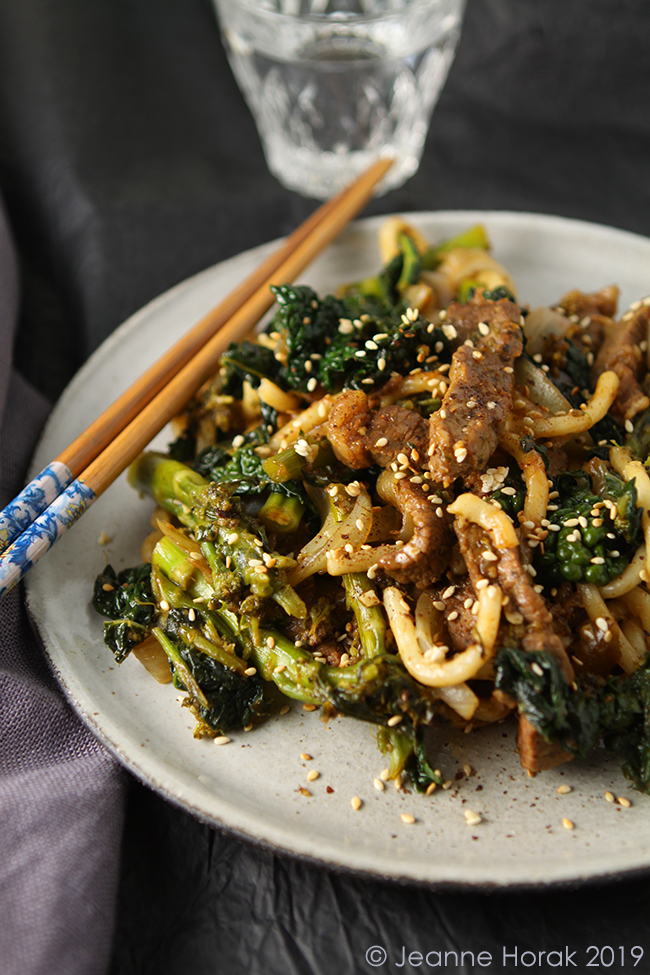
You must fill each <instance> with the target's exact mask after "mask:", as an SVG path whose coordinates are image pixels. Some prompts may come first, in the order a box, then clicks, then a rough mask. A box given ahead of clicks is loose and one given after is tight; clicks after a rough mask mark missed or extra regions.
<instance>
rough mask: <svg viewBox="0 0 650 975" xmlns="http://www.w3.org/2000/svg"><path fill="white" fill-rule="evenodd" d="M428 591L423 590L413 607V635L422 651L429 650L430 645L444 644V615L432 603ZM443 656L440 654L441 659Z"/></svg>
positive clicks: (431, 597)
mask: <svg viewBox="0 0 650 975" xmlns="http://www.w3.org/2000/svg"><path fill="white" fill-rule="evenodd" d="M433 602H434V600H433V596H432V595H431V593H430V592H423V593H422V595H421V596H420V598H419V599H418V601H417V605H416V607H415V637H416V639H417V641H418V645H419V647H420V650H421V651H422V653H426V651H427V650H429V651H431V649H432V647H433V646H434V645H435V646H439V645H441V644H444V642H445V636H444V625H445V624H444V617H443V615H442V613H441V611H440V610H439V609H436V607H435V606H434V605H433ZM444 656H445V654H444V652H443V653H442V654H441V659H442V658H443V657H444Z"/></svg>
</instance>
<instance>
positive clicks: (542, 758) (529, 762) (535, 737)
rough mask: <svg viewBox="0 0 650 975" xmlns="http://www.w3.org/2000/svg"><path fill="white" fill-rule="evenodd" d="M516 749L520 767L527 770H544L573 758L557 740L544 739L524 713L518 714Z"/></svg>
mask: <svg viewBox="0 0 650 975" xmlns="http://www.w3.org/2000/svg"><path fill="white" fill-rule="evenodd" d="M517 751H518V752H519V761H520V762H521V767H522V768H525V769H526V770H527V771H528V772H545V771H546V770H547V769H550V768H556V767H557V766H558V765H564V764H565V762H570V761H571V759H572V758H573V756H572V755H570V754H569V753H568V752H565V751H564V749H563V748H561V746H560V745H559V744H558V743H557V742H555V741H552V742H548V741H546V740H545V739H544V738H543V737H542V735H540V733H539V731H537V730H536V729H535V728H534V727H533V725H532V724H531V723H530V721H529V720H528V718H527V717H526V716H525V715H524V714H520V715H519V724H518V726H517Z"/></svg>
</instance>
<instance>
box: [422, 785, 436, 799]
mask: <svg viewBox="0 0 650 975" xmlns="http://www.w3.org/2000/svg"><path fill="white" fill-rule="evenodd" d="M437 786H438V783H437V782H429V784H428V786H427V787H426V790H425V792H424V794H425V796H430V795H431V793H432V792H435V790H436V788H437Z"/></svg>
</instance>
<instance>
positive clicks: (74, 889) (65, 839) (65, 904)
mask: <svg viewBox="0 0 650 975" xmlns="http://www.w3.org/2000/svg"><path fill="white" fill-rule="evenodd" d="M18 290H19V289H18V268H17V262H16V256H15V251H14V248H13V245H12V241H11V238H10V233H9V229H8V226H7V220H6V216H5V213H4V210H3V207H2V202H1V201H0V507H2V506H4V505H5V504H6V503H7V502H8V501H9V500H11V498H12V497H14V496H15V494H16V493H17V492H18V491H19V490H20V488H21V487H22V485H23V484H24V481H25V473H26V468H27V464H28V462H29V458H30V455H31V453H32V451H33V449H34V446H35V443H36V439H37V436H38V433H39V431H40V429H41V427H42V425H43V423H44V421H45V418H46V416H47V413H48V409H49V406H48V404H47V402H46V401H45V400H44V399H43V397H42V396H40V395H39V394H38V393H37V392H36V391H35V390H34V389H33V388H32V387H30V386H29V385H28V384H27V383H26V382H25V381H24V380H23V379H22V378H21V377H20V376H19V375H18V374H17V373H16V372H15V371H14V370H12V368H11V348H12V340H13V335H14V331H15V328H16V322H17V313H18ZM124 780H125V776H124V773H123V772H122V771H121V770H120V768H119V766H118V764H117V763H116V762H115V760H114V759H113V758H112V757H111V756H110V755H109V754H108V752H107V751H106V750H105V749H104V748H103V746H102V745H101V744H100V743H99V742H98V741H96V740H95V738H94V737H93V736H92V734H91V733H90V732H89V731H88V730H87V729H86V728H85V727H84V725H82V723H81V722H80V721H79V719H78V718H77V717H76V715H75V714H74V712H73V711H72V710H71V708H70V706H69V705H68V703H67V702H66V700H65V699H64V697H63V695H62V693H61V691H60V690H59V688H58V686H57V685H56V683H55V681H54V679H53V678H52V676H51V674H50V672H49V670H48V667H47V664H46V662H45V657H44V653H43V650H42V647H41V646H40V642H39V641H38V639H37V637H36V636H35V635H34V633H33V632H32V631H31V629H30V626H29V621H28V618H27V613H26V610H25V607H24V603H23V594H22V587H17V588H16V589H14V590H13V591H12V592H10V593H9V595H8V596H7V597H6V598H5V600H4V601H3V602H2V603H0V918H1V919H2V920H1V921H0V971H2V973H3V975H102V973H104V972H106V970H107V968H108V964H109V958H110V950H111V941H112V934H113V923H114V912H115V895H116V886H117V873H118V865H119V848H120V839H121V831H122V820H123V806H124Z"/></svg>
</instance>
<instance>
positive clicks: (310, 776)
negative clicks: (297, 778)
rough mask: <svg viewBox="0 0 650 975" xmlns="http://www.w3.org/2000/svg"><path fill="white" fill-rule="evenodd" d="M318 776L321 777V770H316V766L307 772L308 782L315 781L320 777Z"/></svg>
mask: <svg viewBox="0 0 650 975" xmlns="http://www.w3.org/2000/svg"><path fill="white" fill-rule="evenodd" d="M318 778H320V772H318V771H316V769H315V768H313V769H312V770H311V772H308V773H307V781H308V782H315V781H316V779H318Z"/></svg>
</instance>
